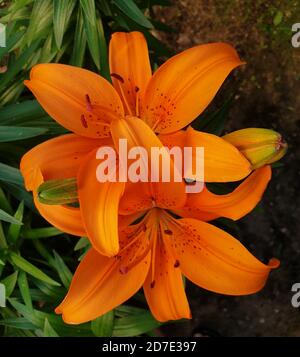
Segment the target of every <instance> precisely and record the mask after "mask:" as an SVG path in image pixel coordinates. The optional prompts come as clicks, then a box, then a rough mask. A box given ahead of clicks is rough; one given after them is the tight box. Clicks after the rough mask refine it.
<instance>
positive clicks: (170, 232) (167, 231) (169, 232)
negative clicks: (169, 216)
mask: <svg viewBox="0 0 300 357" xmlns="http://www.w3.org/2000/svg"><path fill="white" fill-rule="evenodd" d="M164 233H165V234H167V235H168V236H171V235H172V234H173V232H172V231H171V230H170V229H165V230H164Z"/></svg>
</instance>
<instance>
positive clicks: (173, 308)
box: [144, 240, 191, 322]
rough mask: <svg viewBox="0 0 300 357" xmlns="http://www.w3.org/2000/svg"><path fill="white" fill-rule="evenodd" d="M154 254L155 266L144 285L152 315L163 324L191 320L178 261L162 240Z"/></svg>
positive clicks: (158, 242)
mask: <svg viewBox="0 0 300 357" xmlns="http://www.w3.org/2000/svg"><path fill="white" fill-rule="evenodd" d="M152 254H155V256H154V257H153V258H152V259H153V263H152V264H154V266H152V267H151V269H150V270H149V273H148V276H147V279H146V281H145V284H144V293H145V296H146V299H147V302H148V305H149V307H150V310H151V312H152V314H153V315H154V317H155V318H156V320H158V321H162V322H164V321H169V320H178V319H182V318H187V319H189V318H191V312H190V308H189V303H188V301H187V298H186V294H185V291H184V285H183V279H182V274H181V271H180V269H178V267H177V262H176V260H175V259H174V258H173V257H172V255H171V254H170V252H169V251H168V250H167V247H166V246H165V245H164V244H163V242H162V241H160V240H159V241H157V244H156V248H155V251H154V252H152ZM152 270H153V272H154V274H153V272H152Z"/></svg>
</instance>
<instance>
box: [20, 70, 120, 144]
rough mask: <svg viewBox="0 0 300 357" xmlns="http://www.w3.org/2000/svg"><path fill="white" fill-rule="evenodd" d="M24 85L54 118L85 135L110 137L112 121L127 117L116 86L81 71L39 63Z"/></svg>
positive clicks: (77, 132) (92, 74)
mask: <svg viewBox="0 0 300 357" xmlns="http://www.w3.org/2000/svg"><path fill="white" fill-rule="evenodd" d="M24 83H25V85H26V86H27V87H28V88H29V89H30V90H31V91H32V92H33V94H34V95H35V97H36V98H37V100H38V101H39V103H40V104H41V105H42V107H43V108H44V109H45V110H46V112H47V113H48V114H49V115H50V116H51V117H52V118H53V119H55V120H56V121H57V122H58V123H59V124H61V125H62V126H64V127H65V128H67V129H69V130H71V131H73V132H74V133H76V134H79V135H82V136H87V137H91V138H99V137H108V136H109V123H110V122H111V120H112V119H113V118H116V117H119V116H123V115H124V111H123V105H122V102H121V99H120V97H119V96H118V94H117V92H116V91H115V89H114V88H113V86H112V85H111V84H110V83H109V82H108V81H106V80H105V79H104V78H102V77H100V76H99V75H97V74H95V73H93V72H90V71H87V70H85V69H82V68H78V67H73V66H68V65H62V64H54V63H50V64H39V65H36V66H34V67H33V69H32V70H31V72H30V80H29V81H25V82H24Z"/></svg>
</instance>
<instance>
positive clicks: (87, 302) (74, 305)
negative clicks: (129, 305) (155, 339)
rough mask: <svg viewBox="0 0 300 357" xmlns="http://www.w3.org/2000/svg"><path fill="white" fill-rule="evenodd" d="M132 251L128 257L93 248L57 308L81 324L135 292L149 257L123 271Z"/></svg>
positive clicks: (68, 319) (67, 318)
mask: <svg viewBox="0 0 300 357" xmlns="http://www.w3.org/2000/svg"><path fill="white" fill-rule="evenodd" d="M128 259H130V255H126V256H125V257H124V259H115V258H108V257H105V256H103V255H101V254H99V253H98V252H97V251H96V250H95V249H91V250H90V251H89V252H88V253H87V255H86V256H85V257H84V258H83V260H82V261H81V263H80V265H79V267H78V268H77V270H76V272H75V275H74V277H73V280H72V283H71V287H70V289H69V292H68V294H67V296H66V297H65V299H64V300H63V302H62V303H61V304H60V306H58V307H57V308H56V310H55V311H56V313H58V314H62V315H63V320H64V321H65V322H66V323H69V324H79V323H83V322H87V321H90V320H93V319H95V318H96V317H99V316H101V315H103V314H105V313H106V312H108V311H110V310H112V309H113V308H115V307H117V306H118V305H120V304H122V303H123V302H125V301H126V300H128V299H129V298H130V297H131V296H133V295H134V294H135V293H136V292H137V291H138V290H139V289H140V288H141V286H142V285H143V282H144V281H145V278H146V275H147V273H148V267H149V258H148V256H146V257H145V258H144V259H143V261H141V262H140V263H139V264H137V265H136V266H134V267H133V268H132V269H130V270H129V271H128V272H126V273H124V272H123V271H122V267H123V264H126V263H127V261H128Z"/></svg>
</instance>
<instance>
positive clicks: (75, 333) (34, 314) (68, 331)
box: [9, 299, 93, 337]
mask: <svg viewBox="0 0 300 357" xmlns="http://www.w3.org/2000/svg"><path fill="white" fill-rule="evenodd" d="M9 301H10V303H11V304H12V306H13V307H14V308H15V309H16V310H17V311H18V312H19V313H20V314H21V315H22V316H24V317H25V318H26V319H27V320H28V321H29V322H31V323H32V324H33V325H35V326H36V327H37V328H40V329H43V328H44V325H45V319H47V320H48V321H49V323H50V324H51V326H52V327H53V329H55V331H56V332H57V333H58V334H59V335H60V336H63V337H64V336H72V337H89V336H92V335H93V334H92V332H91V329H90V324H81V325H76V326H72V325H66V324H65V323H64V322H63V321H62V319H61V317H60V316H57V315H54V314H49V313H45V312H42V311H38V310H33V311H31V310H30V309H28V308H27V307H26V306H25V305H23V304H20V303H19V302H17V301H15V300H13V299H9Z"/></svg>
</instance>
